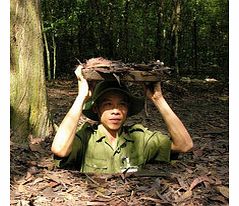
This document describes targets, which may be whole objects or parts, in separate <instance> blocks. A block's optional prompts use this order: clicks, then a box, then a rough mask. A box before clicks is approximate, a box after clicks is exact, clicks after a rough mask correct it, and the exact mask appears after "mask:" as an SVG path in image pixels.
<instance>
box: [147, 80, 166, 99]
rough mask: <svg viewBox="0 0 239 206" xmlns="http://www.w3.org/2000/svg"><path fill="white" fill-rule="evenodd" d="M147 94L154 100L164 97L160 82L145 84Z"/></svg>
mask: <svg viewBox="0 0 239 206" xmlns="http://www.w3.org/2000/svg"><path fill="white" fill-rule="evenodd" d="M144 88H145V92H146V96H147V97H148V98H149V99H151V100H152V101H157V100H159V99H161V98H163V94H162V90H161V85H160V82H157V83H154V84H149V85H144Z"/></svg>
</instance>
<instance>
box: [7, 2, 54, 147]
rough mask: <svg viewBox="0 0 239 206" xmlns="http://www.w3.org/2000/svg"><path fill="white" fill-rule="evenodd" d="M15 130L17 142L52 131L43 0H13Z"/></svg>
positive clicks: (12, 81)
mask: <svg viewBox="0 0 239 206" xmlns="http://www.w3.org/2000/svg"><path fill="white" fill-rule="evenodd" d="M10 5H11V7H10V9H11V10H10V15H11V22H10V23H11V44H10V45H11V47H10V48H11V52H10V57H11V70H10V77H11V79H10V81H11V85H10V86H11V92H10V102H11V129H12V130H13V131H14V132H15V134H16V135H15V137H16V141H18V142H26V137H27V136H28V135H29V134H30V133H31V134H33V135H34V136H39V137H45V136H47V135H49V134H50V133H51V131H52V125H51V122H50V120H49V114H48V105H47V95H46V86H45V77H44V59H43V42H42V30H41V23H40V7H39V0H11V3H10Z"/></svg>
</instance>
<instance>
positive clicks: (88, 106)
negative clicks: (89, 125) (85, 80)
mask: <svg viewBox="0 0 239 206" xmlns="http://www.w3.org/2000/svg"><path fill="white" fill-rule="evenodd" d="M109 91H119V92H121V93H123V94H125V95H126V96H128V98H129V108H128V117H130V116H133V115H135V114H137V113H139V112H140V111H141V110H142V109H143V107H144V100H143V98H140V97H136V96H133V95H132V94H131V93H130V91H129V89H128V88H127V87H126V86H125V85H124V84H122V83H121V84H119V83H118V82H117V81H102V82H99V83H98V84H97V85H96V86H95V89H94V91H93V94H92V96H91V97H90V98H89V99H88V101H87V102H86V103H85V104H84V107H83V111H82V113H83V114H84V115H85V116H86V117H88V118H89V119H92V120H94V121H99V118H98V115H97V114H96V113H95V112H94V111H93V107H94V106H95V104H96V102H97V100H98V99H99V98H100V97H101V96H102V95H103V94H105V93H106V92H109Z"/></svg>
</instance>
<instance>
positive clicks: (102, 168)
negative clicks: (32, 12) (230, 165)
mask: <svg viewBox="0 0 239 206" xmlns="http://www.w3.org/2000/svg"><path fill="white" fill-rule="evenodd" d="M107 169H108V161H107V160H106V159H99V158H95V157H87V156H86V157H85V164H84V172H106V171H107Z"/></svg>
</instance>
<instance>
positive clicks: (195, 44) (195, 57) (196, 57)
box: [193, 17, 198, 74]
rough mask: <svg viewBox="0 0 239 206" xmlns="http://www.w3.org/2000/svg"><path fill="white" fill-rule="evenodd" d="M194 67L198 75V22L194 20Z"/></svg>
mask: <svg viewBox="0 0 239 206" xmlns="http://www.w3.org/2000/svg"><path fill="white" fill-rule="evenodd" d="M193 66H194V70H195V73H196V74H198V44H197V20H196V17H195V19H194V20H193Z"/></svg>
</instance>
